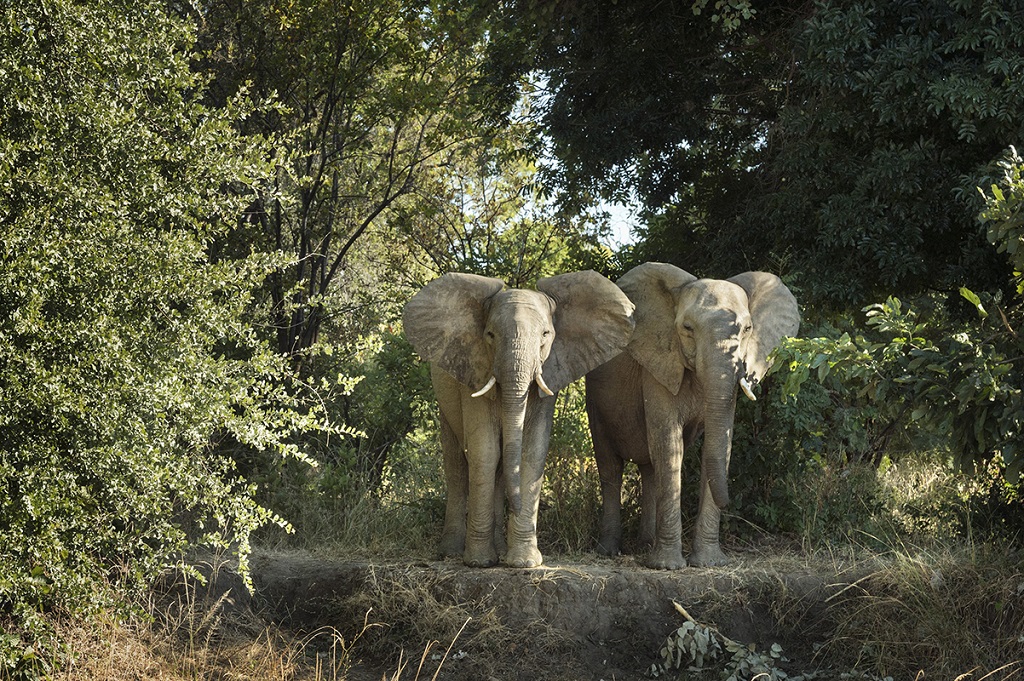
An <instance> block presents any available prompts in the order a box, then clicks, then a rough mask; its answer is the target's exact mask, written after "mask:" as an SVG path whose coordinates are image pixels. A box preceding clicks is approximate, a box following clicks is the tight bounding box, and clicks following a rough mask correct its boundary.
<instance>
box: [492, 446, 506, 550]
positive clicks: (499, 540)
mask: <svg viewBox="0 0 1024 681" xmlns="http://www.w3.org/2000/svg"><path fill="white" fill-rule="evenodd" d="M494 548H495V550H497V552H498V555H499V556H501V557H503V556H504V555H505V475H504V472H503V471H502V468H501V463H500V462H499V463H498V472H497V474H496V475H495V476H494Z"/></svg>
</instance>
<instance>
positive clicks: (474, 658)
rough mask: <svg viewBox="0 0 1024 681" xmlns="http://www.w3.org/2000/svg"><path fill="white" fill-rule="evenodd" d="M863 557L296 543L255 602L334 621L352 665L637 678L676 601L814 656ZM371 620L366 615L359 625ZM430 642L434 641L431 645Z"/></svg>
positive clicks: (268, 563)
mask: <svg viewBox="0 0 1024 681" xmlns="http://www.w3.org/2000/svg"><path fill="white" fill-rule="evenodd" d="M862 574H863V570H858V569H856V568H853V567H851V568H850V569H848V570H844V569H833V570H830V571H826V572H824V573H822V572H815V571H812V570H810V569H808V568H807V567H805V566H801V565H799V564H790V565H788V566H782V567H778V566H776V567H768V566H765V565H764V564H763V563H761V562H760V561H758V560H756V559H748V560H742V559H739V560H737V561H736V562H735V564H734V565H731V566H729V567H727V568H717V569H697V568H690V569H685V570H680V571H676V572H665V571H658V570H649V569H646V568H644V567H642V566H640V565H639V564H638V563H637V562H636V561H635V560H634V559H633V558H630V557H620V558H618V559H615V560H602V561H599V562H596V563H588V564H581V563H575V562H560V561H558V560H557V559H554V560H551V561H550V564H549V565H546V566H544V567H541V568H536V569H530V570H523V569H509V568H491V569H484V570H481V569H471V568H466V567H464V566H462V565H461V564H460V563H458V562H454V561H451V562H418V563H413V564H408V563H406V564H400V563H389V564H374V563H368V562H338V561H335V560H330V559H327V558H316V557H312V556H309V555H302V554H270V553H267V554H261V555H258V556H256V557H255V558H254V560H253V578H254V582H255V585H256V592H255V597H254V606H255V607H258V608H259V609H261V610H262V611H263V612H264V613H265V614H266V616H268V617H270V618H271V619H272V620H274V621H275V622H276V623H278V624H281V625H283V626H286V627H288V628H291V629H294V630H296V631H307V632H309V631H315V630H316V629H317V628H320V627H333V628H334V629H336V630H337V631H339V632H341V633H342V635H344V636H345V637H346V640H348V641H353V640H355V639H358V640H357V641H356V642H355V646H354V650H355V653H356V656H357V657H359V658H360V663H359V664H358V665H357V667H356V669H354V670H353V671H352V672H351V673H350V676H349V678H353V679H355V678H374V679H380V678H381V675H382V673H385V674H386V675H387V678H389V679H390V678H392V677H393V675H394V673H395V670H396V669H397V668H398V666H399V659H400V657H401V658H402V659H409V658H413V661H412V663H411V664H410V665H409V667H408V668H407V671H406V673H405V674H403V675H402V676H401V678H403V679H404V678H409V679H411V678H416V677H417V675H416V668H417V666H418V664H419V659H420V656H421V653H422V651H424V650H426V649H427V648H428V647H430V651H429V653H428V654H427V655H426V663H425V665H424V668H423V670H422V671H421V672H420V673H419V676H418V678H424V679H428V678H432V676H433V673H434V671H435V670H436V669H437V667H438V665H439V664H441V663H442V660H441V657H442V656H444V654H445V650H446V649H447V648H448V646H449V644H452V642H453V641H454V644H453V645H452V648H451V651H450V652H449V653H448V655H447V658H446V659H444V660H443V664H442V665H441V671H440V673H439V674H438V676H437V678H439V679H467V680H468V679H497V680H500V681H509V680H513V679H542V680H556V679H559V680H560V679H607V680H609V681H610V680H611V679H619V680H630V679H643V678H646V677H645V676H644V673H645V672H646V670H647V669H648V668H649V667H650V665H651V664H652V663H653V662H655V661H657V659H658V651H659V649H660V648H661V646H662V645H663V644H664V642H665V639H666V637H667V636H668V635H669V634H670V633H672V632H673V631H675V630H676V629H677V628H678V627H680V626H681V625H682V624H683V621H684V620H683V618H682V616H681V615H680V614H679V612H678V611H677V609H676V608H675V607H674V605H673V603H672V602H673V600H674V601H676V602H678V603H680V604H682V605H683V606H684V607H685V608H686V610H687V611H688V612H689V613H691V614H692V615H693V616H694V617H695V618H696V619H697V620H699V621H700V622H701V623H702V624H706V625H709V626H712V627H715V628H717V629H718V630H720V631H721V632H722V633H723V634H725V635H726V636H728V637H729V638H731V639H734V640H736V641H740V642H743V643H749V644H754V645H756V646H757V647H758V648H759V649H762V650H763V649H768V648H770V647H771V645H772V644H773V643H778V644H781V645H782V647H783V649H784V650H785V654H786V656H787V657H788V658H789V659H790V660H791V662H790V663H788V665H787V666H789V667H790V668H792V669H800V670H808V669H812V668H813V667H814V664H815V660H814V659H813V652H814V645H815V644H816V643H820V642H822V641H824V640H826V639H827V636H828V633H829V632H828V630H829V626H828V623H827V621H826V617H825V615H826V606H825V604H826V603H827V601H828V599H829V598H830V597H832V596H834V595H835V594H837V593H839V592H840V591H842V590H844V589H846V588H848V587H849V585H850V584H852V583H854V582H855V581H856V579H857V578H858V576H859V575H862ZM364 623H369V624H370V625H371V626H370V627H369V628H366V629H364ZM431 642H434V643H433V644H432V643H431Z"/></svg>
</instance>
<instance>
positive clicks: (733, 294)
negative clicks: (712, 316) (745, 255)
mask: <svg viewBox="0 0 1024 681" xmlns="http://www.w3.org/2000/svg"><path fill="white" fill-rule="evenodd" d="M680 303H681V304H680V308H684V307H685V306H687V305H695V306H697V307H698V308H704V309H707V310H721V309H727V310H732V311H733V312H736V313H741V312H742V313H745V312H747V293H746V291H744V290H743V288H742V287H740V286H738V285H736V284H734V283H732V282H731V281H723V280H721V279H698V280H697V281H695V282H693V283H692V284H689V285H688V286H686V287H685V288H684V290H683V295H682V296H681V297H680Z"/></svg>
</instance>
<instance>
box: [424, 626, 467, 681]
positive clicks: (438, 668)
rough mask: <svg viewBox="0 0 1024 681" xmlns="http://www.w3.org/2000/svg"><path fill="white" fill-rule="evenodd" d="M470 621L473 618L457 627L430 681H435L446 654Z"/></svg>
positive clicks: (446, 656) (450, 650) (446, 657)
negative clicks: (457, 629)
mask: <svg viewBox="0 0 1024 681" xmlns="http://www.w3.org/2000/svg"><path fill="white" fill-rule="evenodd" d="M471 619H473V618H472V617H467V618H466V621H465V622H463V623H462V626H461V627H459V631H458V633H457V634H455V638H453V639H452V642H451V643H449V644H448V650H446V651H444V657H442V658H441V663H440V664H439V665H437V670H436V671H435V672H434V675H433V676H432V677H430V681H437V675H438V674H440V673H441V667H443V666H444V661H445V660H447V659H448V653H450V652H452V647H453V646H454V645H455V642H456V641H458V640H459V636H460V635H461V634H462V630H463V629H465V628H466V625H467V624H469V621H470V620H471Z"/></svg>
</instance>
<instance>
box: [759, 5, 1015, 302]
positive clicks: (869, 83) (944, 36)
mask: <svg viewBox="0 0 1024 681" xmlns="http://www.w3.org/2000/svg"><path fill="white" fill-rule="evenodd" d="M795 48H796V55H797V63H798V67H799V68H798V73H797V75H796V78H795V79H794V82H793V85H792V89H791V92H790V96H789V100H788V102H787V103H786V106H785V108H784V109H783V111H782V112H781V115H780V120H779V123H778V125H777V126H776V129H775V131H774V133H773V137H772V138H771V139H770V144H769V147H770V148H769V150H768V153H767V157H766V162H765V164H764V168H763V172H762V180H763V182H764V183H765V184H764V185H763V187H764V188H765V189H767V191H766V192H765V195H764V196H765V199H764V201H754V202H752V203H750V204H749V209H750V210H748V212H747V214H746V215H745V216H744V218H743V220H742V222H743V224H746V225H749V226H753V225H754V224H755V223H754V219H755V218H756V219H758V221H759V222H761V224H762V225H764V226H765V227H767V228H766V229H765V230H764V233H765V234H766V235H767V239H768V241H769V242H770V243H769V244H767V246H768V248H769V250H770V251H771V252H774V254H775V255H776V256H778V257H782V256H783V255H784V254H785V253H786V252H787V251H788V253H789V258H790V264H791V266H792V268H793V269H794V270H796V271H799V272H800V273H801V283H802V285H803V286H804V287H805V288H806V289H807V290H808V292H813V293H815V294H817V295H818V296H819V297H822V298H826V299H829V300H833V301H837V302H841V303H842V302H846V303H851V304H855V305H861V304H864V303H866V302H870V300H872V299H879V298H884V297H885V296H886V295H889V294H897V295H911V294H914V293H918V292H921V291H922V290H927V289H932V290H939V291H945V292H947V293H948V294H950V295H951V296H953V297H954V298H955V299H959V296H958V295H957V290H958V289H959V287H960V286H968V287H970V288H975V289H978V290H982V289H985V290H998V289H1001V288H1004V287H1005V285H1006V281H1007V277H1006V275H1007V274H1008V272H1007V270H1006V267H1005V263H1004V261H1003V260H1002V258H999V257H997V255H996V254H995V252H994V251H993V250H992V249H991V248H990V247H989V246H988V244H987V243H986V239H985V234H984V230H983V228H982V227H981V226H980V224H979V222H978V221H977V217H976V216H977V214H978V212H979V210H980V208H981V205H980V202H979V200H978V194H977V191H976V189H975V187H977V186H978V185H979V184H980V185H987V184H989V183H990V180H987V179H986V178H987V177H989V176H991V175H993V174H994V172H995V163H996V162H997V161H998V157H999V155H1000V153H1001V152H1002V150H1003V149H1004V148H1005V147H1006V145H1007V144H1009V143H1012V142H1015V141H1017V140H1019V139H1020V137H1021V134H1022V132H1024V129H1022V128H1021V123H1020V117H1019V115H1018V114H1017V112H1019V111H1020V110H1021V108H1022V107H1024V88H1022V87H1021V74H1024V6H1021V5H1020V4H1019V3H1012V2H1011V3H1001V2H983V1H981V0H952V1H950V0H924V1H921V2H914V3H900V2H877V1H872V2H855V3H832V2H823V3H819V4H818V5H817V7H816V12H815V14H814V16H813V17H812V18H811V19H810V20H808V21H807V22H806V23H805V24H803V25H802V26H800V27H798V32H797V33H796V41H795ZM765 223H767V224H766V225H765ZM772 243H774V244H775V246H774V247H773V246H771V244H772ZM762 244H764V241H761V242H758V245H762Z"/></svg>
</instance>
